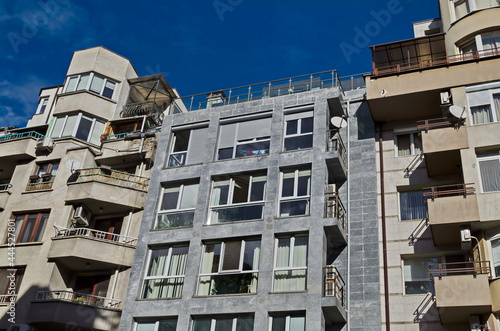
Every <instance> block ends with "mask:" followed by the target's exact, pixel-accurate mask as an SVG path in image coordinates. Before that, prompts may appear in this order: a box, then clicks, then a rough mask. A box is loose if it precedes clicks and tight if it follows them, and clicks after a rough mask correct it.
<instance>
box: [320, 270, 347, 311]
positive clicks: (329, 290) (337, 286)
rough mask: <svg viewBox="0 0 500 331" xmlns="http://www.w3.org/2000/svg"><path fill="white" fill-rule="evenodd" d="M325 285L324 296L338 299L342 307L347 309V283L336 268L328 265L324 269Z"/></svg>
mask: <svg viewBox="0 0 500 331" xmlns="http://www.w3.org/2000/svg"><path fill="white" fill-rule="evenodd" d="M323 284H324V292H323V295H324V296H325V297H336V298H337V299H338V300H339V301H340V303H341V305H342V307H345V282H344V280H343V279H342V276H341V275H340V273H339V271H338V270H337V268H336V267H335V266H333V265H328V266H326V267H324V268H323Z"/></svg>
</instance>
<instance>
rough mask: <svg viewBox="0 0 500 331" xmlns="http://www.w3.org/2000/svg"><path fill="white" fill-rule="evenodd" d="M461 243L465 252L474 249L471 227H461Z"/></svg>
mask: <svg viewBox="0 0 500 331" xmlns="http://www.w3.org/2000/svg"><path fill="white" fill-rule="evenodd" d="M460 242H461V244H462V250H463V251H470V250H471V249H472V237H471V235H470V227H469V226H468V225H462V226H461V227H460Z"/></svg>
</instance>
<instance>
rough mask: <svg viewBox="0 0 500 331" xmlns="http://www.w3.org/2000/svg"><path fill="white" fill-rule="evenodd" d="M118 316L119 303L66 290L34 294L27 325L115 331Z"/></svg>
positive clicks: (119, 310)
mask: <svg viewBox="0 0 500 331" xmlns="http://www.w3.org/2000/svg"><path fill="white" fill-rule="evenodd" d="M120 315H121V301H120V300H116V299H109V298H104V297H99V296H95V295H90V294H83V293H77V292H72V291H66V290H61V291H38V292H37V294H36V298H35V300H34V301H33V302H32V304H31V307H30V311H29V315H28V316H29V318H28V322H29V323H30V324H31V325H34V326H38V327H40V328H44V329H46V328H48V329H51V330H53V329H57V330H59V329H61V330H62V329H63V327H65V326H66V327H67V326H68V325H73V326H77V327H79V328H82V329H86V330H87V329H91V330H109V331H111V330H117V329H118V324H119V322H120ZM89 316H90V317H91V318H89Z"/></svg>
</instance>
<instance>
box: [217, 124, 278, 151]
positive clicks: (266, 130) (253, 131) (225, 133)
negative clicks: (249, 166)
mask: <svg viewBox="0 0 500 331" xmlns="http://www.w3.org/2000/svg"><path fill="white" fill-rule="evenodd" d="M270 138H271V117H267V118H260V119H254V120H249V121H245V122H238V123H227V124H221V126H220V133H219V148H218V154H217V159H218V160H225V159H233V158H237V157H247V156H253V155H263V154H269V143H270Z"/></svg>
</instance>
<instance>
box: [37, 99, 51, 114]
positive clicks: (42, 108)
mask: <svg viewBox="0 0 500 331" xmlns="http://www.w3.org/2000/svg"><path fill="white" fill-rule="evenodd" d="M48 104H49V97H41V98H40V101H39V102H38V107H37V109H36V112H35V115H41V114H43V113H45V110H46V109H47V105H48Z"/></svg>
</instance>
